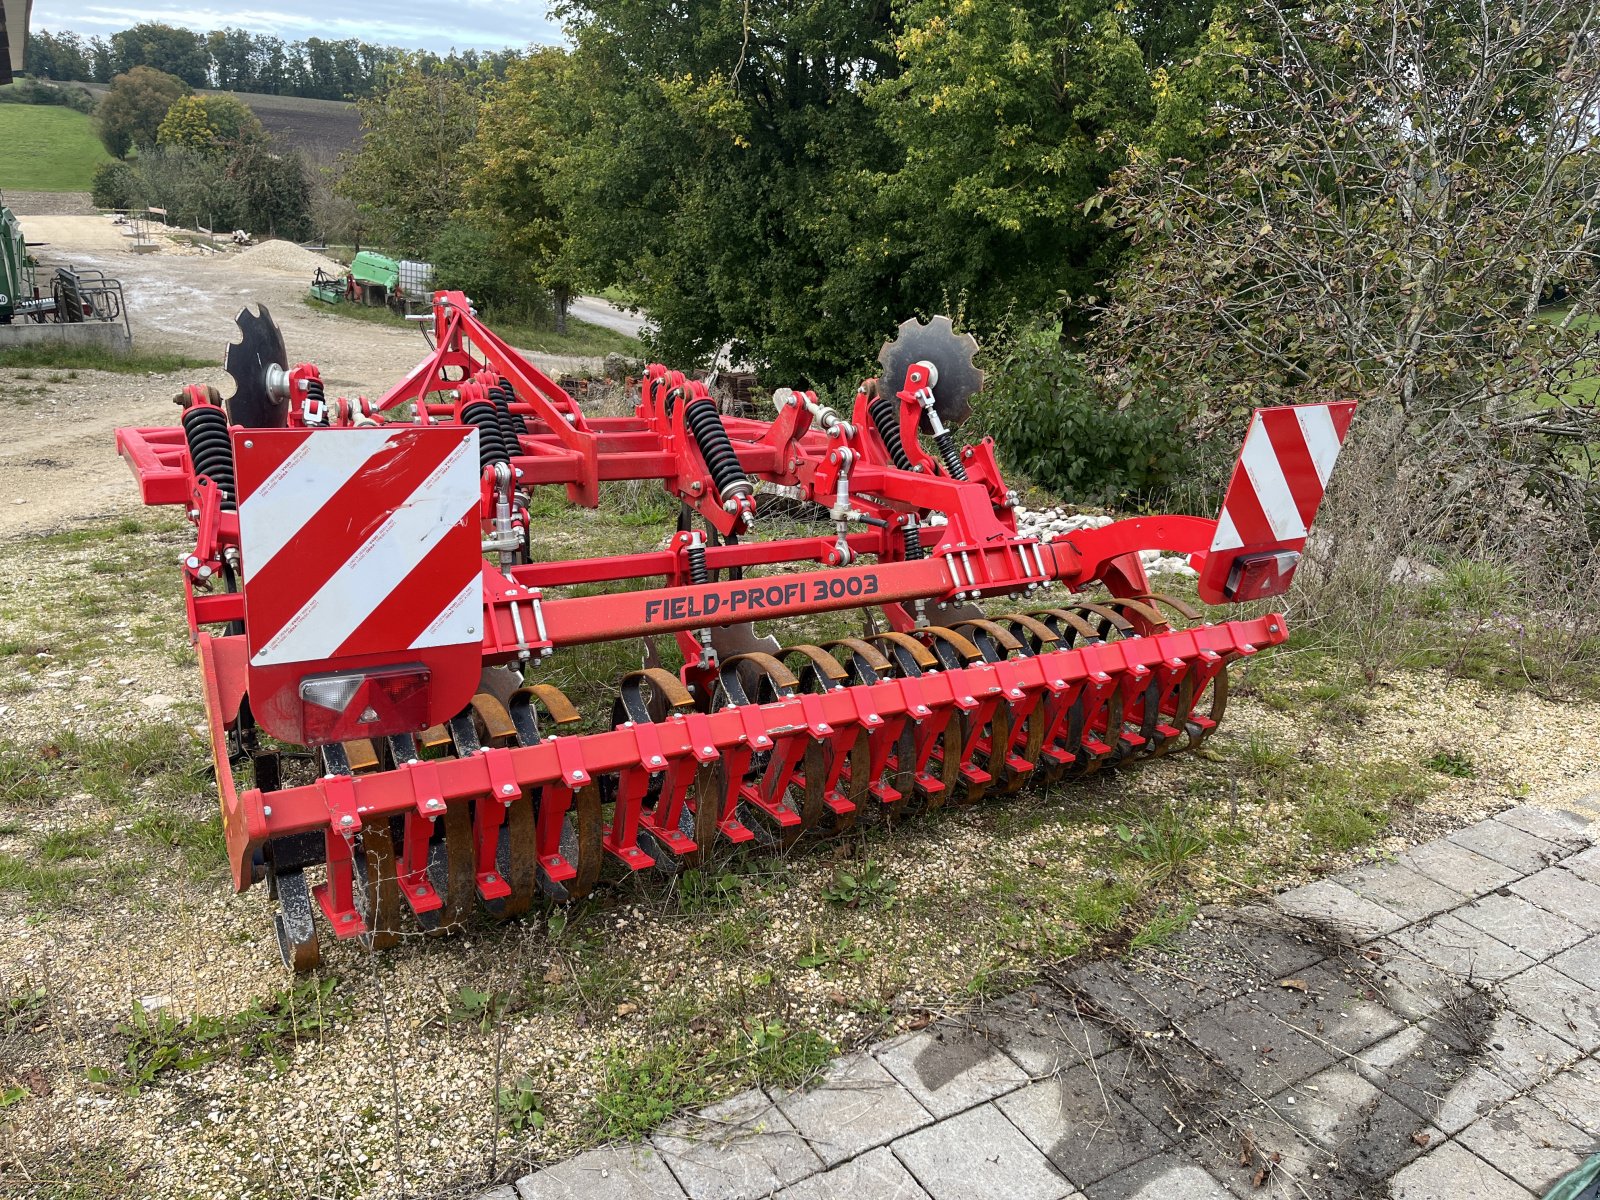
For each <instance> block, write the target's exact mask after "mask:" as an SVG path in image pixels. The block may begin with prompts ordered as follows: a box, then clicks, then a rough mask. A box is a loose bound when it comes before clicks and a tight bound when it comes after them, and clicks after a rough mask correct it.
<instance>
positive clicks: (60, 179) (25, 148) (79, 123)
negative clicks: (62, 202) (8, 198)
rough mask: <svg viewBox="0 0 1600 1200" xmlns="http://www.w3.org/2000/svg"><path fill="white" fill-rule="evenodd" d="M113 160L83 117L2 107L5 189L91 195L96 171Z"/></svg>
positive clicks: (0, 179) (0, 172)
mask: <svg viewBox="0 0 1600 1200" xmlns="http://www.w3.org/2000/svg"><path fill="white" fill-rule="evenodd" d="M110 157H111V156H110V155H109V154H107V153H106V151H105V147H104V146H102V145H101V144H100V139H99V138H98V137H97V136H95V132H94V124H93V122H92V121H90V119H89V118H88V117H87V116H86V115H84V114H83V113H80V112H73V111H72V110H71V109H70V108H56V107H53V106H47V105H36V104H0V188H15V189H17V190H19V191H34V192H86V191H88V190H89V185H90V183H91V181H92V180H93V178H94V172H95V168H96V167H98V166H99V165H100V164H101V163H103V162H106V161H107V160H108V159H109V158H110Z"/></svg>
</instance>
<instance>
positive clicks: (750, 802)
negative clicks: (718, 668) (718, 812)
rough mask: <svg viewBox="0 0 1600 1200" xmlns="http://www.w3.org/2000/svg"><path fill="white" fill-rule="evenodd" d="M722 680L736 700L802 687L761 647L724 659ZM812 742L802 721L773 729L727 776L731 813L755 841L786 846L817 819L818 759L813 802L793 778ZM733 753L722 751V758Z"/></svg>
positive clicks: (766, 698)
mask: <svg viewBox="0 0 1600 1200" xmlns="http://www.w3.org/2000/svg"><path fill="white" fill-rule="evenodd" d="M721 684H722V689H723V694H724V695H725V696H726V697H727V698H728V699H729V700H730V701H731V702H733V703H735V704H748V703H752V702H753V703H756V704H764V703H770V702H771V701H773V700H777V699H781V698H783V697H786V696H793V695H795V694H796V693H798V692H799V690H800V680H799V678H798V676H796V675H795V673H794V672H793V671H791V670H790V669H789V668H788V667H787V666H785V665H784V664H783V662H782V661H780V660H779V659H778V657H777V656H776V655H772V654H768V653H766V652H765V651H762V650H751V651H748V652H746V653H744V654H735V655H732V656H731V657H728V658H725V659H724V660H723V663H722V673H721ZM752 685H754V686H753V687H752ZM811 741H812V739H811V734H810V731H809V730H808V729H807V728H806V727H805V726H803V725H802V726H798V727H796V728H794V729H790V730H787V731H785V732H782V733H776V734H775V735H774V736H773V738H772V747H771V749H762V750H757V751H755V752H754V753H752V754H750V755H749V757H748V761H747V762H746V763H745V764H744V769H743V770H742V771H741V772H739V775H740V778H738V779H731V778H730V779H729V781H728V786H729V787H730V788H731V789H732V790H733V791H734V792H735V803H734V815H735V816H736V818H737V820H738V823H739V824H740V825H742V826H743V827H744V828H746V829H748V830H749V831H750V832H751V833H752V834H754V835H755V840H756V841H758V842H761V843H762V844H764V845H769V846H774V847H777V848H779V849H788V848H789V847H790V846H792V845H793V844H794V842H795V840H796V839H797V838H798V837H799V836H800V835H801V834H802V833H804V832H805V831H806V829H807V828H809V827H810V826H809V825H808V824H807V819H808V818H809V820H810V825H815V824H816V823H817V822H818V821H819V820H821V818H822V805H821V793H820V786H821V781H822V768H821V760H820V758H819V759H817V760H816V762H817V769H816V771H815V772H814V774H815V777H816V780H817V784H818V788H819V791H818V794H817V797H816V799H817V803H816V805H815V806H813V805H812V804H811V803H810V798H809V797H808V796H807V795H806V794H805V793H806V790H807V789H806V787H805V782H804V780H803V779H798V780H797V778H796V771H797V769H798V768H799V767H800V765H801V762H802V760H803V759H804V758H805V755H806V752H807V747H808V746H809V745H810V744H811ZM731 757H732V756H731V755H728V754H724V755H723V759H724V762H725V763H727V762H728V760H729V759H730V758H731ZM730 773H731V769H730Z"/></svg>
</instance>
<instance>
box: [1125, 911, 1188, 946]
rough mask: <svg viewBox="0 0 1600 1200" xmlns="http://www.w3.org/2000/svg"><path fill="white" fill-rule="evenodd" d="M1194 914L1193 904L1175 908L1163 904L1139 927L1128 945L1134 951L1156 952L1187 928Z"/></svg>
mask: <svg viewBox="0 0 1600 1200" xmlns="http://www.w3.org/2000/svg"><path fill="white" fill-rule="evenodd" d="M1194 914H1195V906H1194V905H1193V904H1180V905H1177V906H1171V905H1167V904H1163V905H1162V906H1161V908H1160V909H1159V910H1158V911H1157V912H1156V915H1155V916H1153V917H1151V918H1150V919H1149V920H1148V921H1146V922H1145V923H1144V924H1143V925H1141V926H1140V927H1139V931H1138V932H1137V933H1135V934H1134V935H1133V938H1132V940H1131V941H1130V942H1129V945H1130V946H1132V947H1133V948H1134V949H1135V950H1157V949H1160V948H1161V947H1163V946H1166V945H1169V944H1170V943H1171V942H1172V940H1173V939H1174V938H1176V937H1177V936H1178V935H1179V934H1180V933H1182V932H1183V931H1184V930H1185V929H1187V928H1188V927H1189V922H1191V921H1193V920H1194Z"/></svg>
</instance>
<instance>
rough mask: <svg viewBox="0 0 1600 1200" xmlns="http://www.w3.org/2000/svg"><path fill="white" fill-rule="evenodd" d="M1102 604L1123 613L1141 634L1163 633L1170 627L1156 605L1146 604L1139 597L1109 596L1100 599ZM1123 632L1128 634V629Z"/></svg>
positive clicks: (1124, 617) (1125, 618)
mask: <svg viewBox="0 0 1600 1200" xmlns="http://www.w3.org/2000/svg"><path fill="white" fill-rule="evenodd" d="M1100 606H1101V607H1104V608H1110V609H1113V610H1115V611H1117V612H1119V613H1121V614H1122V616H1123V619H1124V620H1126V621H1128V622H1129V623H1130V624H1131V625H1132V626H1133V628H1134V629H1135V630H1136V631H1137V632H1138V633H1139V634H1140V635H1141V636H1144V635H1148V634H1152V633H1163V632H1165V631H1166V630H1167V629H1168V628H1169V626H1168V625H1167V621H1166V618H1165V617H1163V616H1162V615H1161V613H1160V612H1159V611H1158V610H1157V609H1156V608H1155V606H1154V605H1150V604H1145V603H1143V602H1142V601H1141V600H1139V599H1137V598H1133V597H1128V596H1109V597H1107V598H1106V599H1104V600H1102V601H1100ZM1123 632H1124V634H1125V635H1126V633H1127V631H1126V630H1124V631H1123Z"/></svg>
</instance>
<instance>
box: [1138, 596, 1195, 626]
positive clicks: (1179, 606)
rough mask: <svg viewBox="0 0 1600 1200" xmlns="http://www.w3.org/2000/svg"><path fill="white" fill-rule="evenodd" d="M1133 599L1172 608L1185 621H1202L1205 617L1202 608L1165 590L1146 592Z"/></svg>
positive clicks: (1155, 605)
mask: <svg viewBox="0 0 1600 1200" xmlns="http://www.w3.org/2000/svg"><path fill="white" fill-rule="evenodd" d="M1133 599H1135V600H1139V601H1142V602H1144V603H1146V604H1148V605H1149V606H1150V607H1151V608H1157V609H1159V608H1170V609H1171V610H1172V611H1173V612H1175V613H1177V614H1178V616H1180V617H1182V618H1183V619H1184V620H1185V621H1201V620H1204V618H1203V617H1202V616H1201V615H1200V610H1199V609H1197V608H1196V607H1195V606H1194V605H1192V604H1187V603H1185V602H1184V601H1182V600H1180V599H1178V598H1177V597H1176V596H1169V595H1167V594H1166V593H1165V592H1144V593H1142V594H1140V595H1138V596H1134V597H1133Z"/></svg>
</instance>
